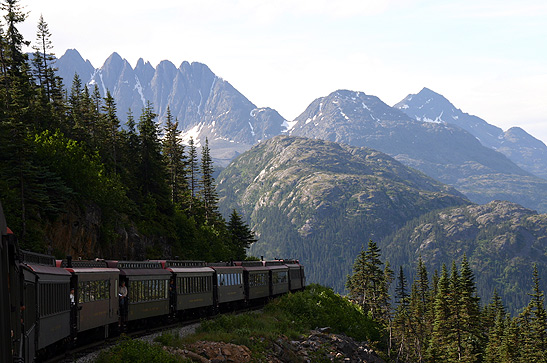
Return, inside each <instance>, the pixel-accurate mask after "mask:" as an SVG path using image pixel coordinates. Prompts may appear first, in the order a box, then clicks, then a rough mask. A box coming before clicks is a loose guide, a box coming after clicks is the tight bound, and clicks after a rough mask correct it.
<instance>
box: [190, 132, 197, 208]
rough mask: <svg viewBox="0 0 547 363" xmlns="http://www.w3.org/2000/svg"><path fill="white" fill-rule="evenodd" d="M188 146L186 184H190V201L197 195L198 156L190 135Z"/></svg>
mask: <svg viewBox="0 0 547 363" xmlns="http://www.w3.org/2000/svg"><path fill="white" fill-rule="evenodd" d="M188 148H189V149H188V178H189V182H188V184H189V186H190V193H191V195H192V198H191V201H193V200H194V198H195V197H196V195H197V184H198V182H197V180H198V156H197V151H196V146H195V145H194V139H193V138H192V137H190V141H189V143H188ZM190 208H192V206H190Z"/></svg>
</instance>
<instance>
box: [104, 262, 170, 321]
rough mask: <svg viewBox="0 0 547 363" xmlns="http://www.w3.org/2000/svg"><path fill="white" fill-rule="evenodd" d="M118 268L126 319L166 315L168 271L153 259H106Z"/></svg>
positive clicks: (167, 311) (109, 263)
mask: <svg viewBox="0 0 547 363" xmlns="http://www.w3.org/2000/svg"><path fill="white" fill-rule="evenodd" d="M107 265H108V267H110V268H118V269H119V270H120V282H119V284H120V285H121V284H122V283H125V284H126V286H127V290H128V304H127V311H126V312H125V313H124V312H123V311H121V312H120V315H122V316H123V315H125V316H126V318H127V321H129V322H131V321H134V320H139V319H146V318H151V317H157V316H163V315H166V316H167V315H169V279H170V277H171V275H172V274H171V272H170V271H167V270H165V269H163V266H162V265H161V263H160V262H157V261H107Z"/></svg>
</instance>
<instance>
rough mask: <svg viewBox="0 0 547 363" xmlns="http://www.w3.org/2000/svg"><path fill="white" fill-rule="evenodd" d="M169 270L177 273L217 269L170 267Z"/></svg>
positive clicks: (209, 271)
mask: <svg viewBox="0 0 547 363" xmlns="http://www.w3.org/2000/svg"><path fill="white" fill-rule="evenodd" d="M167 271H171V272H174V273H176V274H183V273H204V272H208V273H211V274H212V273H213V272H215V270H213V269H212V268H211V267H168V268H167Z"/></svg>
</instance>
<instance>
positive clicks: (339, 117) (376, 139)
mask: <svg viewBox="0 0 547 363" xmlns="http://www.w3.org/2000/svg"><path fill="white" fill-rule="evenodd" d="M289 133H290V135H293V136H301V137H310V138H316V139H323V140H329V141H334V142H341V143H345V144H349V145H352V146H365V147H370V148H373V149H375V150H379V151H381V152H384V153H386V154H388V155H390V156H392V157H394V158H395V159H397V160H398V161H400V162H402V163H403V164H405V165H407V166H410V167H413V168H415V169H418V170H420V171H422V172H424V173H425V174H427V175H428V176H430V177H432V178H434V179H437V180H439V181H441V182H443V183H446V184H449V185H452V186H453V187H455V188H456V189H458V190H459V191H460V192H462V193H463V194H465V195H466V196H467V197H468V198H469V199H470V200H472V201H473V202H476V203H481V204H482V203H488V202H490V201H492V200H496V199H499V200H510V201H512V202H515V203H519V204H522V205H524V206H526V207H527V208H531V209H536V210H538V211H542V212H543V211H547V181H546V180H545V179H541V178H539V177H537V176H534V175H532V174H531V173H529V172H527V171H525V170H523V169H521V168H520V167H519V166H517V165H516V164H515V163H514V162H512V161H511V160H509V159H508V158H507V157H506V156H505V155H503V154H502V153H500V152H497V151H495V150H492V149H491V148H488V147H486V146H483V145H482V144H481V143H480V142H479V141H478V140H477V138H476V137H475V136H473V135H472V134H470V133H469V132H467V131H465V130H464V129H462V128H460V127H458V126H456V125H453V124H448V123H444V122H440V121H438V120H429V119H427V120H424V119H421V120H416V119H413V118H411V117H409V116H408V115H406V114H405V113H403V112H402V111H400V110H398V109H396V108H393V107H390V106H388V105H387V104H385V103H384V102H382V101H381V100H380V99H379V98H377V97H375V96H370V95H366V94H364V93H362V92H353V91H347V90H339V91H336V92H333V93H331V94H330V95H328V96H326V97H321V98H318V99H317V100H315V101H314V102H312V103H311V104H310V105H309V106H308V108H307V109H306V111H304V112H303V113H302V114H301V115H300V116H299V117H298V118H297V119H296V120H295V123H294V124H292V128H291V129H290V130H289Z"/></svg>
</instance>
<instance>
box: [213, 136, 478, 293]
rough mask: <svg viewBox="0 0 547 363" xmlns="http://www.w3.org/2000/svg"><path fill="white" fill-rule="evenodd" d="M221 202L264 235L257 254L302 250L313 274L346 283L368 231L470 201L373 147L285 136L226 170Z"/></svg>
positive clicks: (339, 285)
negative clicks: (238, 211)
mask: <svg viewBox="0 0 547 363" xmlns="http://www.w3.org/2000/svg"><path fill="white" fill-rule="evenodd" d="M218 180H219V183H218V193H219V208H220V211H221V212H222V213H224V214H225V213H228V211H229V210H231V209H232V208H236V209H237V210H241V211H242V213H243V214H244V216H245V217H246V218H247V219H248V220H249V221H250V225H251V226H252V228H253V230H254V231H255V232H256V234H257V236H258V237H259V241H258V242H257V243H255V244H253V245H252V247H251V254H252V255H255V256H265V257H268V258H273V257H287V256H289V257H296V258H299V259H300V260H301V261H302V262H303V263H304V264H305V266H306V271H307V272H306V273H307V277H308V281H310V282H319V283H323V284H327V285H329V286H333V287H335V288H336V289H337V290H338V291H342V290H343V285H344V281H345V276H346V275H347V274H348V273H349V272H350V270H351V265H352V262H353V259H354V258H355V256H356V254H357V253H358V251H359V250H360V248H361V246H362V245H363V244H366V243H367V242H368V240H369V238H372V239H380V238H382V237H384V236H386V235H388V234H390V233H392V232H393V231H394V230H396V229H397V228H399V227H401V226H402V225H404V224H405V223H406V222H408V221H410V220H412V219H414V218H416V217H418V216H420V215H422V214H425V213H428V212H430V211H431V210H436V209H442V208H446V207H449V206H458V205H468V204H470V202H469V201H468V200H467V199H466V198H465V197H464V196H463V195H461V194H460V193H459V192H458V191H456V190H455V189H454V188H452V187H449V186H447V185H444V184H441V183H439V182H437V181H435V180H433V179H431V178H429V177H427V176H426V175H424V174H422V173H421V172H418V171H416V170H413V169H411V168H408V167H406V166H404V165H403V164H401V163H399V162H398V161H396V160H395V159H393V158H391V157H390V156H388V155H386V154H384V153H381V152H378V151H375V150H372V149H368V148H358V147H351V146H346V145H342V144H337V143H333V142H328V141H324V140H316V139H305V138H298V137H288V136H278V137H275V138H273V139H270V140H268V141H266V142H263V143H261V144H259V145H257V146H255V147H253V148H252V149H251V150H249V151H247V152H246V153H244V154H243V155H241V156H239V157H238V158H237V159H236V160H234V161H233V162H232V163H231V164H230V165H229V166H228V167H227V168H226V169H225V170H223V171H222V173H221V174H220V176H219V179H218Z"/></svg>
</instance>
